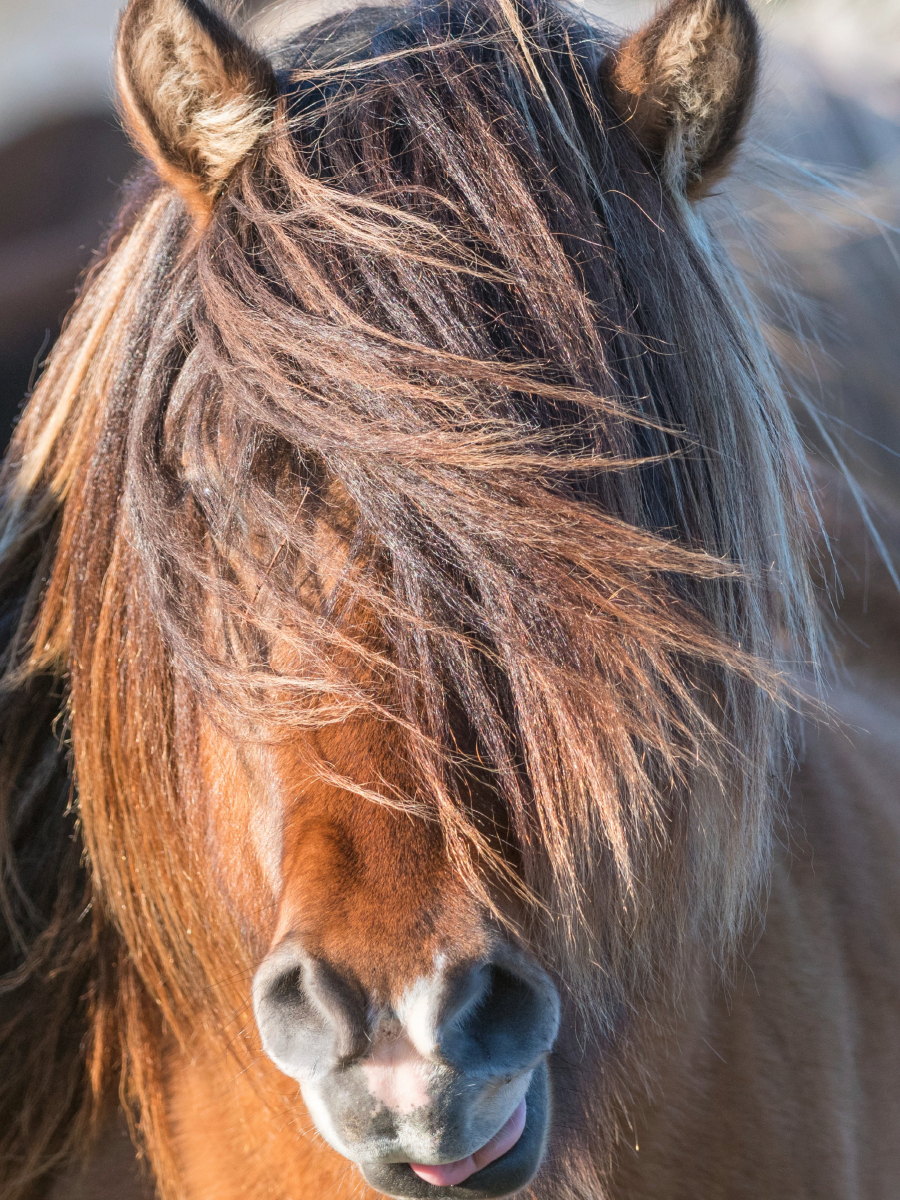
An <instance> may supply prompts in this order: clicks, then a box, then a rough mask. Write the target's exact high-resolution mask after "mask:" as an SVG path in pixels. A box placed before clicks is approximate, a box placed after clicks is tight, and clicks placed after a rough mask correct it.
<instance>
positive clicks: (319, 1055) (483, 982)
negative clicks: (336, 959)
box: [253, 938, 559, 1200]
mask: <svg viewBox="0 0 900 1200" xmlns="http://www.w3.org/2000/svg"><path fill="white" fill-rule="evenodd" d="M253 1004H254V1012H255V1014H256V1021H257V1025H258V1027H259V1030H260V1034H261V1037H262V1043H263V1048H264V1049H265V1051H266V1053H267V1054H268V1056H269V1057H270V1058H271V1059H272V1060H273V1062H275V1064H276V1065H277V1066H278V1067H279V1068H280V1069H281V1070H282V1071H284V1072H285V1074H287V1075H289V1076H291V1078H293V1079H296V1080H297V1081H298V1082H299V1084H300V1086H301V1090H302V1093H303V1098H304V1100H305V1102H306V1105H307V1108H308V1109H309V1112H310V1115H311V1116H312V1118H313V1120H314V1121H315V1123H316V1126H317V1128H318V1130H319V1132H320V1133H321V1134H322V1136H323V1137H324V1138H325V1139H326V1141H328V1142H329V1143H330V1144H331V1145H332V1146H333V1147H334V1148H335V1149H336V1150H337V1151H339V1152H340V1153H341V1154H343V1155H344V1156H345V1157H346V1158H349V1159H351V1160H352V1161H353V1162H355V1163H357V1164H358V1166H359V1167H360V1170H361V1172H362V1174H363V1176H364V1178H365V1180H366V1182H367V1183H368V1184H369V1185H370V1186H371V1187H373V1188H375V1189H377V1190H378V1191H380V1192H383V1193H385V1194H386V1195H389V1196H396V1197H415V1198H427V1197H437V1196H446V1197H463V1196H465V1197H467V1198H469V1200H480V1198H482V1197H483V1198H484V1200H487V1198H488V1197H500V1196H507V1195H510V1194H511V1193H513V1192H516V1191H518V1190H520V1189H521V1188H523V1187H525V1186H526V1184H528V1182H529V1181H530V1180H531V1179H532V1178H533V1177H534V1175H535V1173H536V1172H537V1170H538V1168H539V1167H540V1164H541V1161H542V1159H543V1156H544V1150H545V1146H546V1141H547V1133H548V1129H549V1123H550V1103H549V1083H548V1069H547V1062H546V1059H547V1055H548V1054H549V1053H550V1050H551V1049H552V1047H553V1043H554V1041H555V1040H556V1034H557V1031H558V1027H559V998H558V995H557V992H556V989H555V987H554V985H553V983H552V982H551V980H550V979H549V977H548V976H547V975H546V973H545V972H544V971H543V970H542V969H541V968H540V967H539V966H538V965H537V964H536V963H535V962H534V961H533V960H532V959H531V958H530V956H528V955H527V954H525V953H524V952H523V951H520V950H518V949H516V948H514V947H511V946H508V945H503V946H502V947H499V948H497V949H495V951H494V952H493V953H492V954H491V956H490V957H489V958H487V959H485V960H482V961H479V962H474V963H473V962H465V963H456V964H453V965H449V964H448V963H447V961H446V960H445V959H444V958H443V957H442V956H438V961H436V963H435V964H434V970H433V971H432V972H431V973H430V974H429V975H427V976H423V977H421V978H418V979H416V980H414V981H412V982H409V983H407V985H406V986H405V987H404V988H403V990H402V992H401V994H400V995H399V996H396V997H395V998H394V999H393V1000H392V1002H390V1003H385V1002H384V1000H383V998H380V997H374V996H371V995H368V994H367V993H366V991H365V990H364V989H363V988H362V987H361V986H360V985H359V984H358V983H357V982H356V981H354V980H352V979H350V978H348V977H347V976H346V975H345V974H342V973H341V972H339V971H337V970H336V969H335V968H334V967H332V966H331V965H329V964H327V963H325V962H324V961H323V960H322V959H321V958H315V957H313V956H311V955H309V954H307V953H305V952H304V950H303V948H302V946H301V945H300V944H299V942H298V941H297V940H296V939H293V938H287V939H285V940H284V941H283V942H281V943H280V944H279V945H278V946H276V947H275V949H274V950H273V951H272V952H271V953H270V954H269V955H268V956H267V957H266V959H265V961H264V962H263V964H262V966H261V967H260V968H259V970H258V972H257V974H256V977H255V979H254V983H253Z"/></svg>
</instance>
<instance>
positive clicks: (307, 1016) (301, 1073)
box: [253, 943, 368, 1079]
mask: <svg viewBox="0 0 900 1200" xmlns="http://www.w3.org/2000/svg"><path fill="white" fill-rule="evenodd" d="M253 1012H254V1016H255V1017H256V1024H257V1027H258V1028H259V1032H260V1037H261V1038H262V1043H263V1049H264V1050H265V1052H266V1054H267V1055H268V1056H269V1058H271V1059H272V1061H273V1062H274V1063H275V1064H276V1065H277V1066H278V1067H280V1068H281V1070H282V1071H284V1072H285V1073H286V1074H288V1075H291V1076H292V1077H293V1078H295V1079H306V1078H311V1077H312V1076H313V1075H314V1074H316V1073H318V1072H319V1071H324V1070H328V1069H330V1068H332V1067H334V1066H336V1065H338V1064H340V1063H343V1062H346V1061H349V1060H351V1059H353V1058H356V1057H359V1055H361V1054H363V1053H364V1052H365V1050H366V1049H367V1048H368V1036H367V1031H366V1020H365V1013H366V1006H365V997H364V996H363V994H362V991H361V989H359V988H358V987H356V986H355V985H354V984H353V982H352V981H351V980H348V979H346V978H344V977H343V976H342V975H340V974H339V973H338V972H337V971H335V970H334V969H333V968H332V967H330V966H329V965H328V964H327V963H325V962H323V961H322V960H320V959H316V958H313V957H311V956H309V955H306V954H304V953H303V951H302V950H300V949H299V948H298V947H296V946H295V945H293V944H291V943H282V944H281V945H280V946H278V947H276V949H275V950H273V951H272V952H271V953H270V954H269V955H268V956H267V957H266V959H265V960H264V962H263V963H262V965H261V966H260V968H259V970H258V971H257V973H256V975H255V977H254V980H253Z"/></svg>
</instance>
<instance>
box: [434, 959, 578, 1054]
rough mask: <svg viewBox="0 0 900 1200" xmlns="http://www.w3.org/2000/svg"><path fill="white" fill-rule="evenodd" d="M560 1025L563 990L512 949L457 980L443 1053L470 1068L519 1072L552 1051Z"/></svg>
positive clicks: (441, 1037) (444, 1025) (444, 1026)
mask: <svg viewBox="0 0 900 1200" xmlns="http://www.w3.org/2000/svg"><path fill="white" fill-rule="evenodd" d="M460 1001H462V1002H460ZM558 1029H559V996H558V993H557V991H556V988H555V987H554V986H553V983H552V982H551V980H550V978H549V977H548V976H547V975H546V973H545V972H544V971H542V970H541V969H540V967H538V966H537V964H534V963H531V962H529V961H528V960H526V959H525V958H524V956H518V955H516V954H514V952H512V951H508V952H507V953H506V954H504V955H503V957H501V958H499V960H495V961H493V962H489V963H483V964H480V965H478V966H477V967H474V968H472V969H471V971H470V973H469V975H468V977H467V978H466V979H465V980H460V981H458V982H457V983H456V986H455V988H454V989H453V993H452V999H451V1003H450V1004H449V1005H448V1006H446V1007H445V1008H444V1011H443V1012H442V1014H441V1022H440V1026H439V1030H438V1041H439V1045H440V1049H441V1055H442V1057H443V1058H444V1059H446V1060H447V1061H448V1062H450V1063H452V1064H453V1065H454V1066H456V1067H458V1068H459V1069H460V1070H464V1071H466V1072H467V1073H470V1074H475V1075H479V1074H482V1075H483V1074H491V1075H501V1074H506V1073H508V1074H516V1073H518V1072H520V1071H524V1070H527V1069H528V1068H530V1067H533V1066H534V1065H535V1064H536V1063H537V1062H538V1060H539V1059H541V1058H542V1057H543V1056H544V1055H545V1054H547V1053H549V1051H550V1050H551V1049H552V1047H553V1043H554V1042H555V1040H556V1034H557V1031H558Z"/></svg>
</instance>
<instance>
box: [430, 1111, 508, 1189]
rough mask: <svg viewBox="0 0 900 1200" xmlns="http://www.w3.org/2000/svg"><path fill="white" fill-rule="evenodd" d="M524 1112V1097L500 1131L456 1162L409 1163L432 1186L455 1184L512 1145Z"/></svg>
mask: <svg viewBox="0 0 900 1200" xmlns="http://www.w3.org/2000/svg"><path fill="white" fill-rule="evenodd" d="M525 1113H526V1106H525V1101H524V1100H523V1101H522V1102H521V1104H520V1105H519V1107H518V1108H517V1109H516V1111H515V1112H514V1113H513V1115H512V1116H511V1117H510V1118H509V1120H508V1121H507V1122H506V1124H505V1125H504V1126H503V1128H502V1129H501V1130H500V1132H499V1133H496V1134H494V1136H493V1137H492V1138H491V1140H490V1141H489V1142H488V1143H487V1144H486V1145H484V1146H482V1147H481V1149H480V1150H476V1151H475V1153H474V1154H470V1155H469V1157H468V1158H461V1159H460V1160H459V1161H458V1162H452V1163H440V1164H439V1165H438V1166H429V1165H427V1164H424V1163H410V1164H409V1165H410V1167H411V1168H412V1169H413V1171H414V1172H415V1174H416V1175H418V1176H419V1178H420V1179H424V1180H425V1182H426V1183H431V1184H433V1185H434V1186H435V1187H454V1186H455V1185H456V1184H458V1183H462V1182H463V1181H464V1180H466V1179H468V1178H469V1176H470V1175H474V1174H475V1172H476V1171H480V1170H481V1169H482V1167H486V1166H487V1165H488V1164H489V1163H492V1162H496V1160H497V1159H498V1158H501V1157H502V1156H503V1155H504V1154H506V1152H507V1151H508V1150H511V1149H512V1148H513V1146H514V1145H515V1144H516V1142H517V1141H518V1140H519V1138H520V1137H521V1136H522V1130H523V1129H524V1128H525Z"/></svg>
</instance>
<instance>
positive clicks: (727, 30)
mask: <svg viewBox="0 0 900 1200" xmlns="http://www.w3.org/2000/svg"><path fill="white" fill-rule="evenodd" d="M611 66H612V69H611V72H610V74H611V80H612V91H613V95H612V100H613V103H614V104H615V106H616V108H617V109H618V111H619V112H620V113H621V115H622V116H623V118H624V119H625V120H627V121H628V122H629V124H630V125H631V127H632V128H633V130H634V132H635V133H636V135H637V137H638V139H639V140H640V142H641V143H642V144H643V146H644V148H645V149H646V150H647V152H648V153H649V154H650V155H651V157H652V158H654V159H655V160H656V161H657V162H659V163H660V164H661V166H662V168H663V172H664V175H665V177H666V178H667V179H668V180H669V182H670V184H671V185H672V186H674V187H675V188H676V189H680V190H681V191H682V192H684V193H686V194H687V195H688V196H689V197H690V198H691V199H697V198H698V197H700V196H702V195H703V194H704V193H705V192H706V191H708V190H709V188H710V187H711V186H712V184H713V183H715V182H716V180H717V179H719V178H721V176H722V175H723V174H724V173H725V171H726V170H727V168H728V166H729V163H730V161H731V158H732V156H733V155H734V152H735V150H736V149H737V146H738V143H739V141H740V135H741V132H742V130H743V127H744V124H745V122H746V119H747V116H748V114H749V111H750V105H751V102H752V100H753V97H754V94H755V92H756V80H757V74H758V68H759V31H758V29H757V25H756V19H755V17H754V16H753V13H752V12H751V11H750V8H749V6H748V4H747V3H746V0H673V3H670V4H668V5H667V6H666V7H665V8H664V9H662V10H661V11H660V12H658V13H657V14H656V16H655V17H654V18H653V19H652V20H651V21H650V22H649V24H648V25H645V26H644V28H643V29H641V30H639V31H638V32H637V33H635V34H633V35H632V36H631V37H628V38H626V40H625V41H624V42H623V43H622V44H621V46H619V48H618V49H617V50H616V51H615V52H614V54H613V58H612V63H611Z"/></svg>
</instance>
